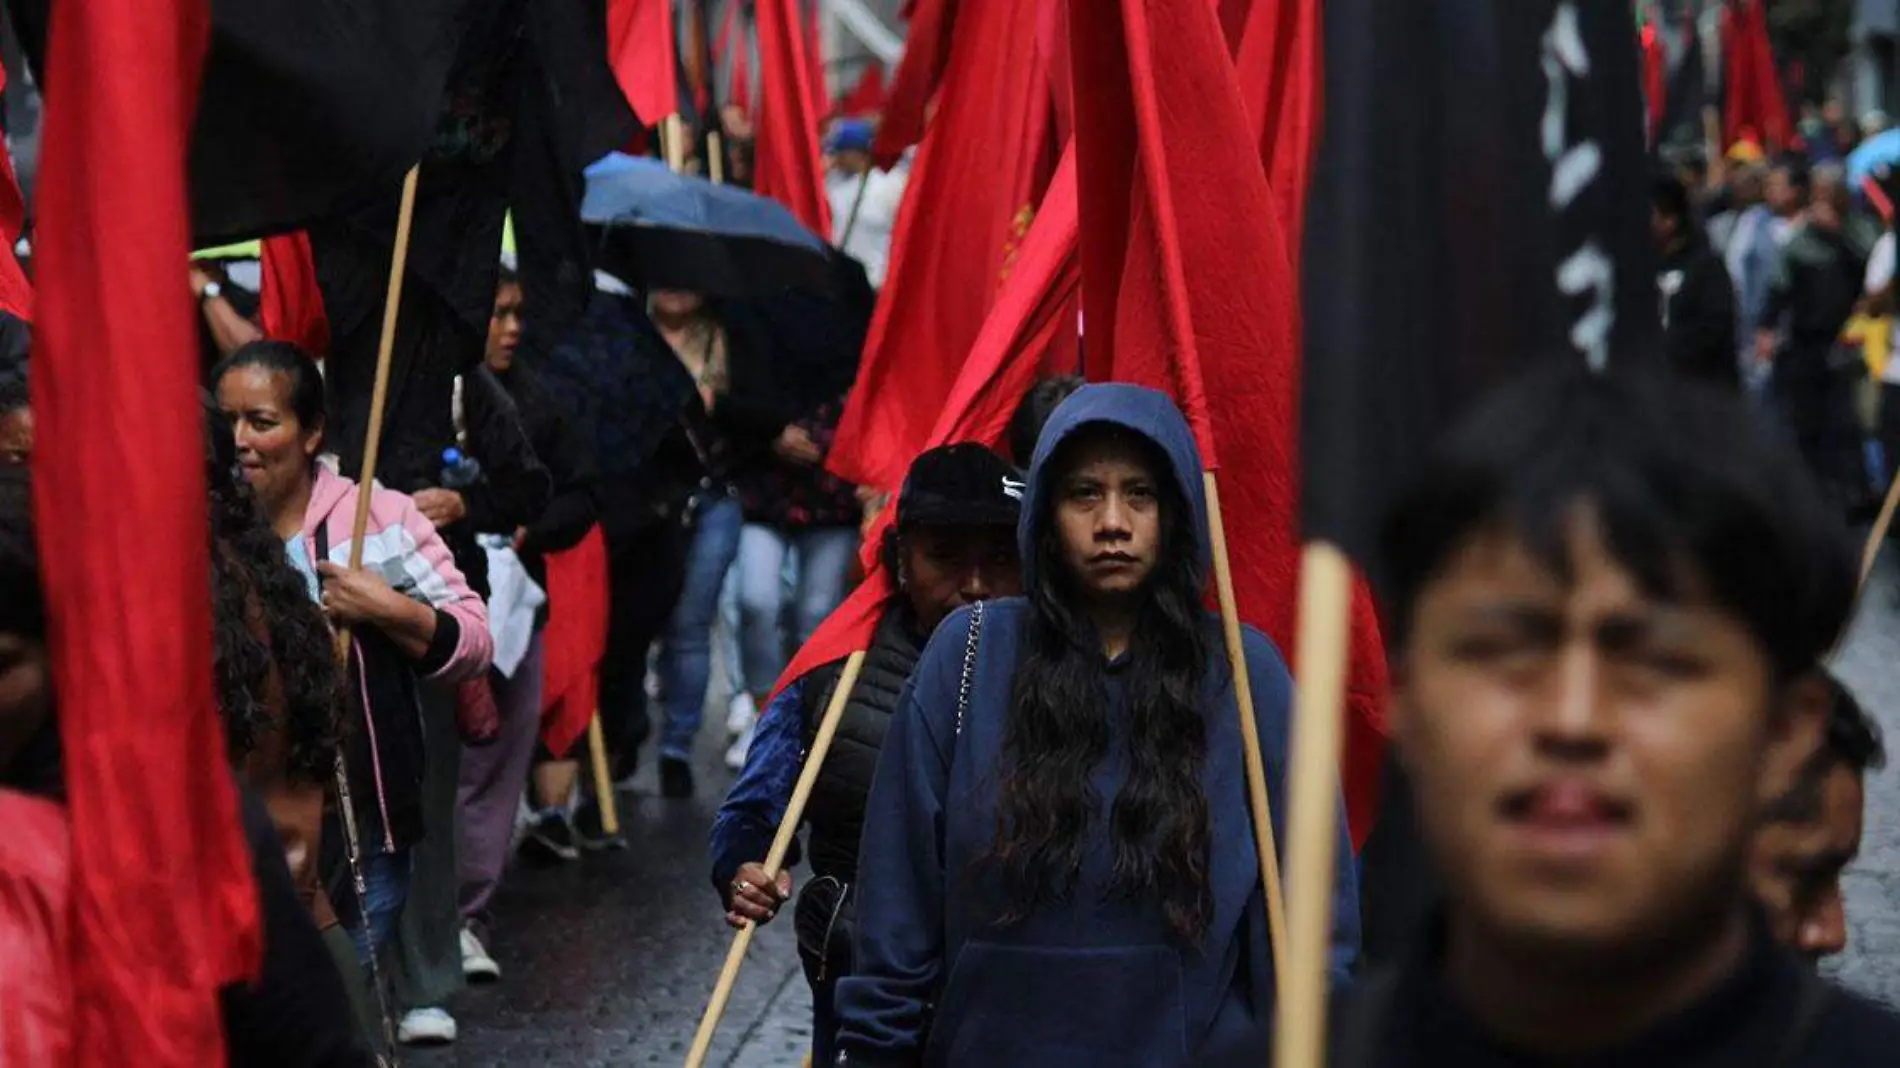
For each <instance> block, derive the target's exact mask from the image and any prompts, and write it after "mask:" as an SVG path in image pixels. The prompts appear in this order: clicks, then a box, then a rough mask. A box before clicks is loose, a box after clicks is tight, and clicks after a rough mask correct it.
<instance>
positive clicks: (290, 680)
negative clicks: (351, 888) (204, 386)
mask: <svg viewBox="0 0 1900 1068" xmlns="http://www.w3.org/2000/svg"><path fill="white" fill-rule="evenodd" d="M205 438H206V447H205V484H206V486H207V488H208V489H209V494H208V496H209V499H210V510H211V596H212V604H211V607H212V627H213V655H214V660H213V665H212V666H213V677H214V681H215V684H216V686H217V698H218V709H219V711H220V713H221V714H222V715H223V717H224V731H225V742H226V746H227V748H228V751H229V754H230V756H231V759H232V760H234V761H236V760H241V759H243V758H244V757H245V756H246V755H248V754H249V753H251V752H252V751H253V750H254V749H256V748H257V743H258V738H259V736H260V735H261V734H262V733H264V732H266V731H268V730H270V729H272V728H273V726H274V724H273V722H272V710H271V709H270V708H268V707H267V706H266V704H265V700H266V697H265V695H266V692H267V690H268V687H269V678H270V672H271V669H272V667H275V668H276V670H277V674H278V680H279V684H280V686H281V687H282V691H283V701H284V708H283V717H284V723H283V726H284V729H285V730H286V731H287V732H288V734H289V740H290V766H289V769H288V771H289V774H290V776H291V778H293V779H298V780H301V781H306V782H308V781H315V780H317V779H320V778H321V777H323V776H327V775H328V774H329V773H330V769H331V766H332V761H333V760H334V758H335V754H336V745H337V724H338V715H337V713H338V704H337V700H338V697H339V696H340V690H339V689H338V685H339V680H338V673H337V666H336V661H335V659H334V656H333V654H332V652H331V644H330V628H329V626H328V624H326V623H325V622H324V620H323V614H322V613H321V612H319V611H318V610H317V606H316V604H315V602H313V601H311V600H310V591H309V587H308V586H306V585H305V583H304V579H303V577H302V576H301V575H299V574H298V573H297V571H296V570H295V569H294V568H292V567H291V566H290V562H289V561H288V560H286V559H285V557H284V543H283V542H282V541H281V540H280V539H279V538H278V537H277V534H276V532H275V531H273V530H272V529H271V528H270V525H269V524H268V523H266V522H265V521H264V514H263V512H262V510H261V509H259V508H258V506H257V501H256V499H255V498H254V497H253V496H252V495H251V488H250V486H249V485H248V484H246V483H245V482H244V480H243V479H241V478H239V477H237V476H236V473H235V471H236V466H237V446H236V442H235V441H234V440H233V438H232V436H231V425H230V421H229V420H228V419H227V418H226V417H225V416H224V415H223V414H222V413H220V412H219V411H218V410H217V407H216V405H214V404H212V403H210V401H209V399H208V398H207V401H206V405H205ZM259 611H261V612H262V613H263V620H262V621H261V622H262V625H261V626H254V615H255V613H257V612H259ZM260 632H261V633H260ZM262 635H268V637H264V636H262Z"/></svg>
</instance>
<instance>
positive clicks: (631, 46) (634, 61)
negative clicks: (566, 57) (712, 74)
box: [607, 0, 680, 126]
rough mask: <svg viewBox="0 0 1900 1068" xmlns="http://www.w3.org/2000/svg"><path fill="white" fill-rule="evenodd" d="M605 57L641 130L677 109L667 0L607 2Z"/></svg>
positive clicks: (675, 53) (674, 52) (675, 46)
mask: <svg viewBox="0 0 1900 1068" xmlns="http://www.w3.org/2000/svg"><path fill="white" fill-rule="evenodd" d="M607 59H608V62H609V63H611V64H612V65H613V69H614V80H615V81H617V82H619V83H620V91H621V92H622V93H625V94H626V97H627V105H628V106H629V107H631V108H633V113H634V114H635V115H637V116H639V119H640V124H641V125H642V126H657V125H659V122H660V120H661V119H664V118H666V117H667V116H668V115H671V114H673V113H675V112H677V111H679V109H680V108H679V48H678V42H677V39H676V38H675V37H674V35H673V0H608V2H607Z"/></svg>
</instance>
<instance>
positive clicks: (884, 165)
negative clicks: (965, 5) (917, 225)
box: [871, 0, 1059, 170]
mask: <svg viewBox="0 0 1900 1068" xmlns="http://www.w3.org/2000/svg"><path fill="white" fill-rule="evenodd" d="M959 3H960V0H912V3H911V4H910V6H909V7H908V8H907V9H906V10H905V12H904V19H905V21H907V22H908V23H909V24H910V33H909V35H908V36H907V37H906V38H905V40H904V58H903V59H901V60H899V61H898V64H897V75H896V77H895V79H894V80H893V81H892V82H891V91H890V93H889V94H887V95H886V97H885V100H884V115H883V118H882V119H881V120H880V121H879V122H878V127H877V140H876V142H875V143H873V144H872V146H871V159H872V161H873V162H875V163H876V164H877V165H878V167H879V168H880V169H882V170H890V169H891V168H892V167H895V166H896V165H897V161H898V160H899V159H900V158H902V157H903V155H904V153H905V151H907V150H908V149H909V148H910V146H912V145H914V144H916V143H917V142H919V141H922V140H923V139H924V118H925V115H926V114H927V113H928V112H929V110H930V102H931V101H932V100H933V99H935V98H936V96H937V87H938V86H939V85H941V84H942V83H943V78H944V69H945V68H946V67H948V66H949V64H950V41H951V34H952V31H953V30H954V28H955V26H956V18H957V9H958V6H959ZM1058 6H1059V5H1058Z"/></svg>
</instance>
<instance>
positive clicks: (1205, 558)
mask: <svg viewBox="0 0 1900 1068" xmlns="http://www.w3.org/2000/svg"><path fill="white" fill-rule="evenodd" d="M1091 423H1109V424H1112V425H1114V426H1118V427H1122V428H1124V429H1126V430H1129V431H1132V432H1134V433H1136V434H1139V435H1141V436H1142V437H1144V438H1147V439H1148V440H1149V441H1152V442H1154V443H1155V445H1156V446H1158V447H1159V448H1160V449H1161V451H1162V452H1163V453H1164V454H1165V455H1166V456H1167V458H1168V464H1169V465H1170V466H1171V467H1172V468H1173V469H1174V481H1175V484H1176V485H1178V486H1180V487H1181V496H1182V497H1183V498H1184V499H1185V500H1186V501H1187V502H1188V505H1189V507H1191V508H1193V509H1194V530H1195V532H1196V535H1195V550H1196V551H1197V552H1198V553H1199V555H1200V564H1201V572H1202V574H1206V573H1208V572H1209V571H1210V570H1211V569H1212V567H1213V549H1212V547H1211V543H1210V541H1209V540H1208V536H1207V494H1206V491H1205V488H1204V484H1203V482H1202V470H1203V469H1202V467H1201V450H1200V448H1199V447H1198V446H1197V445H1195V443H1194V431H1193V430H1192V429H1191V428H1189V426H1188V421H1187V418H1186V417H1185V416H1183V415H1182V414H1181V410H1180V409H1179V408H1176V407H1175V406H1174V402H1173V401H1172V400H1169V399H1168V395H1167V394H1165V393H1161V392H1158V391H1156V390H1152V389H1145V388H1143V387H1141V386H1129V385H1121V384H1110V385H1099V386H1083V387H1082V388H1081V389H1079V390H1076V391H1075V392H1074V393H1073V394H1071V395H1070V396H1069V399H1068V400H1065V401H1063V402H1062V403H1061V405H1059V406H1058V407H1057V408H1056V410H1055V411H1054V412H1051V413H1050V415H1049V421H1048V423H1046V424H1044V426H1043V428H1042V437H1040V438H1038V439H1037V441H1036V455H1035V457H1034V458H1033V459H1031V460H1030V461H1029V485H1028V487H1027V493H1026V495H1025V497H1024V500H1023V514H1022V518H1021V519H1020V520H1018V521H1017V526H1016V542H1017V545H1018V546H1019V547H1020V548H1021V550H1022V554H1023V585H1024V586H1034V585H1035V584H1036V579H1037V575H1036V542H1037V541H1038V539H1039V538H1040V537H1041V535H1042V524H1044V523H1046V522H1047V521H1048V518H1049V479H1050V477H1051V475H1050V472H1049V471H1048V470H1047V468H1048V466H1049V459H1050V457H1052V456H1054V455H1055V453H1056V450H1057V449H1058V448H1060V447H1061V445H1062V442H1063V441H1064V440H1065V439H1067V438H1068V437H1069V435H1071V434H1074V433H1075V432H1076V431H1078V430H1080V429H1082V428H1083V427H1085V426H1088V425H1089V424H1091Z"/></svg>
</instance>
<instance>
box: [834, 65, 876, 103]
mask: <svg viewBox="0 0 1900 1068" xmlns="http://www.w3.org/2000/svg"><path fill="white" fill-rule="evenodd" d="M883 109H884V64H882V63H872V64H870V65H868V66H866V67H865V68H864V73H863V74H861V75H859V76H858V84H857V85H855V86H853V87H852V89H851V91H850V92H848V93H846V94H845V95H844V97H843V98H842V99H840V100H839V101H838V114H840V115H875V114H877V113H878V112H880V111H882V110H883Z"/></svg>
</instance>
